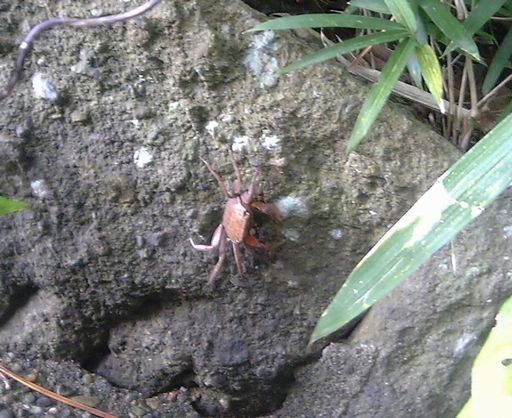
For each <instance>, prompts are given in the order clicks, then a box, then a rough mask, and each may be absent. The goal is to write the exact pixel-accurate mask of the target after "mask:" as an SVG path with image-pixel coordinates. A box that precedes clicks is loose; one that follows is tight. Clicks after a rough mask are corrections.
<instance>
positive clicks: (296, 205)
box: [276, 196, 308, 219]
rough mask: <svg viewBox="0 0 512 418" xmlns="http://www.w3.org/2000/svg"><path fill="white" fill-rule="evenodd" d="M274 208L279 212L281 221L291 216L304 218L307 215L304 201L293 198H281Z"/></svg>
mask: <svg viewBox="0 0 512 418" xmlns="http://www.w3.org/2000/svg"><path fill="white" fill-rule="evenodd" d="M276 206H277V208H278V209H279V211H280V212H281V217H282V218H283V219H284V218H287V217H289V216H292V215H297V216H304V215H306V214H307V213H308V208H307V207H306V204H305V203H304V201H303V200H302V199H300V198H298V197H295V196H286V197H282V198H281V199H279V200H278V201H277V202H276Z"/></svg>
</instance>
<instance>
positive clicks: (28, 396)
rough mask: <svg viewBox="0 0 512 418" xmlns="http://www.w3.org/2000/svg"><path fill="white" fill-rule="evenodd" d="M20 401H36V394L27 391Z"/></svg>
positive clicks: (30, 402)
mask: <svg viewBox="0 0 512 418" xmlns="http://www.w3.org/2000/svg"><path fill="white" fill-rule="evenodd" d="M22 401H23V402H25V403H26V404H32V403H34V402H35V401H36V395H34V394H33V393H32V392H30V393H27V394H25V395H23V398H22Z"/></svg>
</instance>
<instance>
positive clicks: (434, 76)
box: [416, 44, 443, 104]
mask: <svg viewBox="0 0 512 418" xmlns="http://www.w3.org/2000/svg"><path fill="white" fill-rule="evenodd" d="M416 56H417V57H418V62H419V64H420V68H421V74H422V75H423V79H424V80H425V83H426V84H427V87H428V89H429V90H430V93H432V96H434V100H435V101H436V103H438V104H439V103H441V98H442V96H443V76H442V74H441V65H440V64H439V61H438V60H437V56H436V53H435V52H434V50H433V49H432V48H431V46H430V45H428V44H425V45H421V46H418V47H417V48H416Z"/></svg>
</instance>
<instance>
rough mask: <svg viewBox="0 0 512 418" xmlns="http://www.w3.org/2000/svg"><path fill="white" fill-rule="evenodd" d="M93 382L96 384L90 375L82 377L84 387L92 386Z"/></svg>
mask: <svg viewBox="0 0 512 418" xmlns="http://www.w3.org/2000/svg"><path fill="white" fill-rule="evenodd" d="M93 382H94V377H93V376H92V375H91V374H90V373H87V374H85V375H84V376H83V377H82V383H83V384H84V385H91V384H92V383H93Z"/></svg>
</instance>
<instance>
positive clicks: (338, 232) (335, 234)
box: [329, 228, 344, 240]
mask: <svg viewBox="0 0 512 418" xmlns="http://www.w3.org/2000/svg"><path fill="white" fill-rule="evenodd" d="M329 235H330V236H331V238H332V239H335V240H339V239H341V238H343V235H344V233H343V229H341V228H334V229H331V230H330V231H329Z"/></svg>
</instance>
